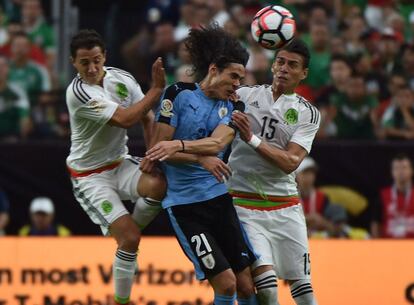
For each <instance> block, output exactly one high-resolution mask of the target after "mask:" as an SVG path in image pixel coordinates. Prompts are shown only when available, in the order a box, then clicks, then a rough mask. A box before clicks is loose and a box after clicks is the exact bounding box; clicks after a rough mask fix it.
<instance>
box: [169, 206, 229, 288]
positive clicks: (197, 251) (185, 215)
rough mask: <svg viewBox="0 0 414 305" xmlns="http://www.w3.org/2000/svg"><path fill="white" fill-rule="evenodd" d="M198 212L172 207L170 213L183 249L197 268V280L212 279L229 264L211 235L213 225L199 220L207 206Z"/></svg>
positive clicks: (199, 207)
mask: <svg viewBox="0 0 414 305" xmlns="http://www.w3.org/2000/svg"><path fill="white" fill-rule="evenodd" d="M196 208H197V209H198V211H197V213H192V210H193V209H194V207H193V206H192V205H182V206H173V207H170V208H168V209H167V213H168V216H169V219H170V221H171V225H172V227H173V229H174V231H175V234H176V237H177V239H178V241H179V243H180V245H181V248H182V249H183V251H184V253H185V254H186V255H187V257H188V258H189V259H190V260H191V261H192V263H193V264H194V268H195V271H196V277H197V279H199V280H203V279H206V278H208V279H210V278H213V277H214V276H216V275H218V274H220V273H221V272H223V271H224V270H227V269H229V268H230V264H229V263H228V261H227V259H226V258H225V256H224V254H223V252H222V250H221V249H220V246H219V245H218V243H217V240H216V238H215V237H214V236H213V234H212V233H211V232H212V228H211V224H209V223H208V222H207V223H206V222H205V221H204V220H205V219H200V217H199V215H200V209H201V210H202V209H203V208H204V204H199V206H198V207H196Z"/></svg>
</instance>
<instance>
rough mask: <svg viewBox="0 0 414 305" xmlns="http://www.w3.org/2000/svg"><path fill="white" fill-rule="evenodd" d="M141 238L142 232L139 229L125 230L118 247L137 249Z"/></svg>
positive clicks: (130, 249) (129, 249)
mask: <svg viewBox="0 0 414 305" xmlns="http://www.w3.org/2000/svg"><path fill="white" fill-rule="evenodd" d="M140 240H141V233H140V232H139V230H133V231H132V232H124V234H123V235H122V237H121V238H120V239H119V242H118V247H119V248H120V249H123V250H127V251H130V252H132V251H137V250H138V245H139V242H140Z"/></svg>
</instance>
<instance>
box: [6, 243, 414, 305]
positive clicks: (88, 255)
mask: <svg viewBox="0 0 414 305" xmlns="http://www.w3.org/2000/svg"><path fill="white" fill-rule="evenodd" d="M310 248H311V261H312V282H313V287H314V291H315V294H316V297H317V300H318V304H319V305H333V304H334V305H349V304H353V305H369V304H376V305H405V304H414V259H413V255H414V241H411V240H398V241H397V240H372V241H349V240H311V242H310ZM115 249H116V244H115V242H114V241H113V240H112V239H110V238H104V237H91V238H89V237H87V238H84V237H70V238H47V237H46V238H36V237H28V238H12V237H5V238H0V305H109V304H110V301H111V299H112V291H113V288H112V279H111V272H112V271H111V264H112V259H113V255H114V253H115ZM138 258H139V266H140V271H139V273H138V274H137V277H136V283H135V285H134V287H133V294H132V298H131V300H132V302H133V303H134V304H136V305H204V304H206V305H207V304H210V303H211V302H212V297H213V293H212V289H211V288H210V287H209V286H208V284H207V282H202V283H200V282H198V281H197V280H196V279H195V274H194V271H193V266H192V264H191V263H190V262H189V261H188V260H187V258H186V257H185V255H184V254H183V253H182V250H181V248H180V246H179V245H178V243H177V242H176V240H175V239H174V238H173V237H144V238H143V240H142V243H141V247H140V253H139V256H138ZM279 291H280V292H279V295H280V303H281V304H284V305H294V302H293V301H292V300H291V297H290V292H289V288H288V286H287V285H285V284H283V283H282V282H279Z"/></svg>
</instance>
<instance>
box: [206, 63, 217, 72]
mask: <svg viewBox="0 0 414 305" xmlns="http://www.w3.org/2000/svg"><path fill="white" fill-rule="evenodd" d="M217 71H218V68H217V65H216V64H210V65H209V66H208V72H209V73H212V74H216V73H217Z"/></svg>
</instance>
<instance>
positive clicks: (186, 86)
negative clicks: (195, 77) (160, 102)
mask: <svg viewBox="0 0 414 305" xmlns="http://www.w3.org/2000/svg"><path fill="white" fill-rule="evenodd" d="M196 89H197V86H196V84H195V83H183V82H178V83H175V84H172V85H170V86H168V87H167V89H165V94H164V98H163V99H164V100H166V99H167V100H170V101H171V102H174V100H175V99H176V98H177V96H178V95H180V94H185V93H186V92H191V91H194V90H196Z"/></svg>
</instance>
